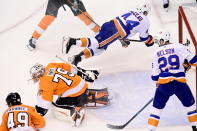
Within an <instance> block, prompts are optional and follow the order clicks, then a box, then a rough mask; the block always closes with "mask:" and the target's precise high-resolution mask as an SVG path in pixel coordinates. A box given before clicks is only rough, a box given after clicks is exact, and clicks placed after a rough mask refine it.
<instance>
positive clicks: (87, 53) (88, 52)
mask: <svg viewBox="0 0 197 131" xmlns="http://www.w3.org/2000/svg"><path fill="white" fill-rule="evenodd" d="M83 54H84V56H85V58H90V57H92V56H93V55H94V52H93V50H92V49H90V48H85V49H84V50H83Z"/></svg>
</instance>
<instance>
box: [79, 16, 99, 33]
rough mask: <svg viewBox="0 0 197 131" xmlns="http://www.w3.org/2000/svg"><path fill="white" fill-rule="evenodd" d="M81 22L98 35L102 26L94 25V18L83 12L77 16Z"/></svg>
mask: <svg viewBox="0 0 197 131" xmlns="http://www.w3.org/2000/svg"><path fill="white" fill-rule="evenodd" d="M77 17H78V18H79V19H80V20H81V21H83V22H84V23H85V24H86V25H87V26H88V27H89V28H90V29H91V30H92V31H93V32H94V33H98V32H99V30H100V26H98V25H97V24H96V23H94V22H93V21H92V20H93V19H92V17H91V16H90V15H89V14H88V13H87V12H83V13H81V14H80V15H78V16H77Z"/></svg>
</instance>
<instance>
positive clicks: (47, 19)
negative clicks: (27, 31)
mask: <svg viewBox="0 0 197 131" xmlns="http://www.w3.org/2000/svg"><path fill="white" fill-rule="evenodd" d="M54 19H55V16H50V15H45V16H44V17H43V18H42V20H41V21H40V23H39V24H38V26H37V28H36V29H35V31H34V32H33V35H32V36H33V38H35V39H39V37H40V36H41V35H42V33H43V32H44V31H45V30H46V29H47V28H48V26H49V25H50V24H51V23H52V22H53V21H54Z"/></svg>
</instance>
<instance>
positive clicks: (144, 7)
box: [137, 3, 151, 13]
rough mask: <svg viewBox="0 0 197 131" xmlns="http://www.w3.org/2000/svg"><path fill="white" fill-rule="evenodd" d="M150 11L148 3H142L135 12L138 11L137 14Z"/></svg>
mask: <svg viewBox="0 0 197 131" xmlns="http://www.w3.org/2000/svg"><path fill="white" fill-rule="evenodd" d="M150 10H151V6H150V4H149V3H143V4H139V5H138V6H137V11H138V12H139V13H144V12H147V13H149V12H150Z"/></svg>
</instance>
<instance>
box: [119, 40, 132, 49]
mask: <svg viewBox="0 0 197 131" xmlns="http://www.w3.org/2000/svg"><path fill="white" fill-rule="evenodd" d="M120 43H121V44H122V47H124V48H127V47H128V46H129V45H130V41H127V40H120Z"/></svg>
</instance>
